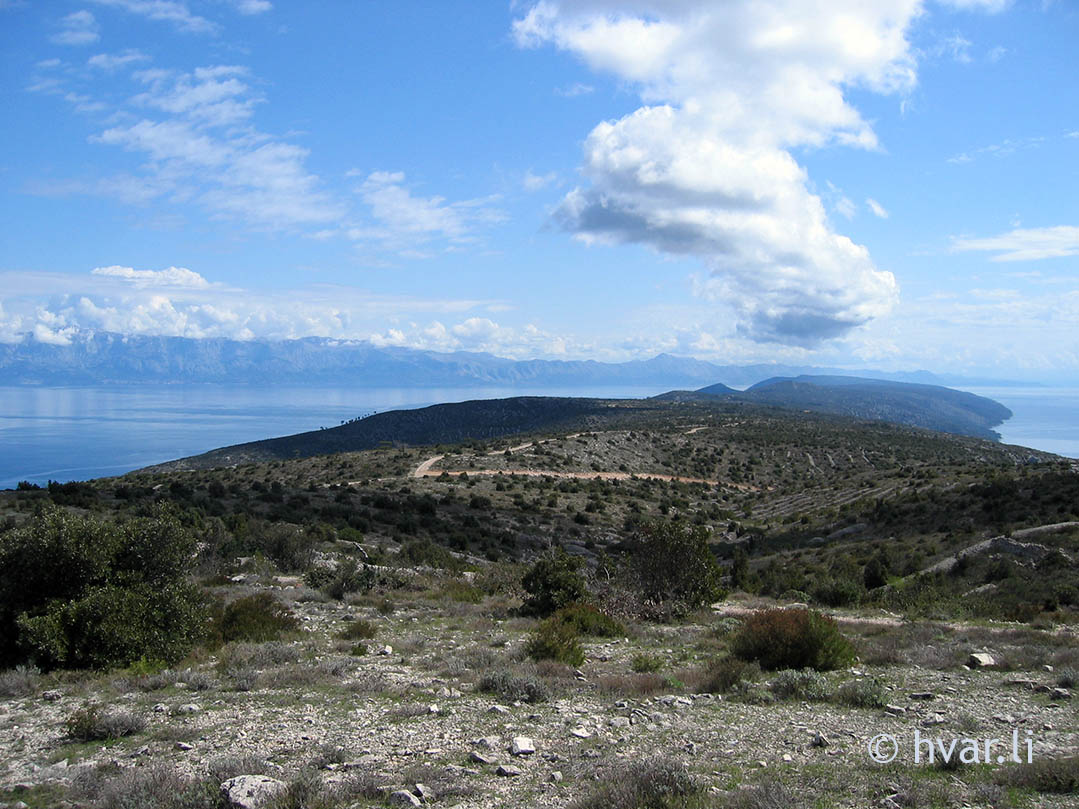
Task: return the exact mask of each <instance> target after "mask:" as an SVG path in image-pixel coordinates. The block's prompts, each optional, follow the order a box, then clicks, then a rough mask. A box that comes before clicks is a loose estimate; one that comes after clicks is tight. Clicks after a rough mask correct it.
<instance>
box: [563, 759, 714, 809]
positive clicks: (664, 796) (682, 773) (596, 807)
mask: <svg viewBox="0 0 1079 809" xmlns="http://www.w3.org/2000/svg"><path fill="white" fill-rule="evenodd" d="M703 794H704V786H703V785H702V784H700V783H698V782H697V781H696V779H694V778H693V777H692V776H691V775H690V774H689V770H688V769H687V768H686V767H685V765H683V764H680V763H678V762H677V761H673V760H671V759H666V758H657V759H652V760H651V761H643V762H638V763H634V764H628V765H625V766H624V767H620V768H618V769H617V770H615V771H614V772H612V773H610V774H608V775H607V776H606V777H605V778H603V779H602V780H601V781H600V783H599V786H598V787H597V788H596V790H595V791H594V792H593V793H592V794H591V795H589V796H588V797H586V798H582V799H580V800H577V801H575V802H574V803H572V804H570V806H571V807H572V809H609V807H618V809H689V807H693V806H697V805H699V801H700V798H701V797H702V796H703Z"/></svg>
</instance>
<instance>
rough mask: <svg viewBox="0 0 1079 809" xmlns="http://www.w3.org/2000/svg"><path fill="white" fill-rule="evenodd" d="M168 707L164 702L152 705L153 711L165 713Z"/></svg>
mask: <svg viewBox="0 0 1079 809" xmlns="http://www.w3.org/2000/svg"><path fill="white" fill-rule="evenodd" d="M168 709H169V706H168V705H166V704H165V703H164V702H159V703H157V705H155V706H154V713H165V711H167V710H168Z"/></svg>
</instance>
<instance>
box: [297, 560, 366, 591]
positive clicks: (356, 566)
mask: <svg viewBox="0 0 1079 809" xmlns="http://www.w3.org/2000/svg"><path fill="white" fill-rule="evenodd" d="M316 569H318V568H316ZM377 581H378V575H377V574H376V573H375V571H374V569H373V568H372V567H371V566H369V565H361V564H360V563H359V562H357V561H356V560H355V559H349V558H346V559H342V560H341V561H340V562H339V563H338V565H337V569H336V570H335V571H334V572H333V575H332V576H330V577H329V579H328V581H326V582H325V583H323V584H321V585H320V587H321V590H322V592H324V593H325V594H326V595H328V596H329V597H330V598H333V599H336V600H337V601H341V600H342V599H344V597H345V596H346V595H348V594H349V593H361V592H367V591H368V590H370V589H371V588H372V587H374V586H375V583H376V582H377ZM311 586H312V587H314V586H315V585H314V584H312V585H311Z"/></svg>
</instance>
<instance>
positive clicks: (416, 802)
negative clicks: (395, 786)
mask: <svg viewBox="0 0 1079 809" xmlns="http://www.w3.org/2000/svg"><path fill="white" fill-rule="evenodd" d="M389 800H390V805H391V806H423V804H422V803H421V802H420V799H419V798H417V797H416V796H415V795H413V794H412V793H411V792H409V791H408V790H407V789H399V790H397V791H396V792H391V793H390V799H389Z"/></svg>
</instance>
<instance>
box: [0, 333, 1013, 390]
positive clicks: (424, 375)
mask: <svg viewBox="0 0 1079 809" xmlns="http://www.w3.org/2000/svg"><path fill="white" fill-rule="evenodd" d="M829 373H831V374H835V373H839V374H856V375H857V376H860V377H863V378H876V379H889V380H893V381H901V382H918V383H925V384H936V385H941V384H965V385H977V384H983V385H990V384H993V385H1005V384H1009V383H1007V382H1003V381H1001V380H979V379H973V378H960V377H945V376H938V375H935V374H932V373H930V372H928V371H914V372H899V373H887V372H881V371H873V370H858V371H845V370H842V369H834V368H815V367H811V366H788V365H770V364H757V365H745V366H738V365H719V364H716V363H712V362H707V361H704V360H697V359H692V358H686V357H675V356H672V355H669V354H660V355H658V356H656V357H653V358H651V359H648V360H632V361H629V362H620V363H609V362H599V361H596V360H511V359H506V358H503V357H496V356H494V355H491V354H483V353H475V352H466V351H456V352H450V353H444V352H436V351H421V350H417V349H411V348H398V347H378V346H375V345H373V344H371V343H369V342H364V341H357V340H335V339H330V338H323V337H306V338H302V339H297V340H280V341H265V340H250V341H242V340H229V339H224V338H206V339H194V338H187V337H150V336H132V335H121V334H115V333H109V332H93V333H91V332H87V333H83V334H80V335H77V336H76V337H75V338H74V339H73V340H72V341H71V342H70V344H68V345H56V344H52V343H42V342H39V341H37V340H34V339H32V338H29V337H28V338H27V339H24V340H23V341H22V342H18V343H0V384H8V385H24V384H38V385H99V384H149V383H220V384H225V383H228V384H237V383H238V384H301V385H312V384H316V385H317V384H326V385H335V386H336V385H364V386H387V387H438V386H454V387H467V386H472V385H476V386H481V385H521V386H534V387H539V386H562V387H572V386H582V387H583V386H601V385H658V386H670V387H694V386H697V385H704V384H706V383H714V382H716V381H717V380H720V381H722V382H724V383H726V384H727V385H733V386H742V387H744V386H747V385H752V384H754V383H757V382H759V381H760V380H762V379H766V378H768V377H775V376H798V375H801V374H829Z"/></svg>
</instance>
